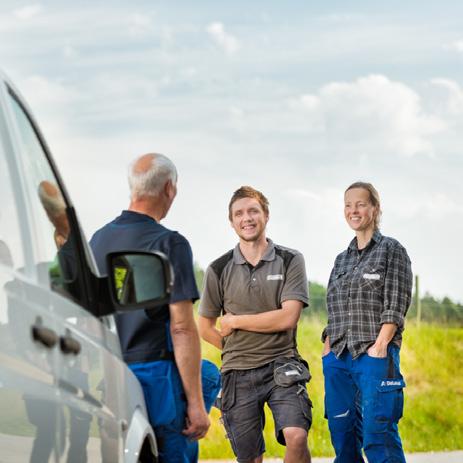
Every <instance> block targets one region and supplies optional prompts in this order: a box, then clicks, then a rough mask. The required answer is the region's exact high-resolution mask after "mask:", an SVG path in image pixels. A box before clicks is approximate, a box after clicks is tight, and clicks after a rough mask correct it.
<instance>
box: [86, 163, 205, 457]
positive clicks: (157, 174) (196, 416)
mask: <svg viewBox="0 0 463 463" xmlns="http://www.w3.org/2000/svg"><path fill="white" fill-rule="evenodd" d="M129 186H130V193H131V198H130V205H129V208H128V209H127V210H125V211H123V212H122V214H121V215H120V216H119V217H117V218H116V219H114V220H113V221H112V222H110V223H109V224H107V225H105V226H104V227H103V228H101V229H100V230H98V231H97V232H96V233H95V234H94V236H93V237H92V239H91V246H92V248H93V251H94V253H95V257H96V260H97V263H98V265H99V267H100V270H101V271H102V272H105V273H106V263H105V259H106V255H107V254H108V253H109V252H113V251H119V250H129V249H130V250H142V251H161V252H163V253H164V254H166V255H167V257H168V258H169V260H170V262H171V264H172V267H173V270H174V275H175V282H174V287H173V289H172V293H171V298H170V303H169V306H168V307H160V308H155V309H149V310H148V309H146V310H138V311H133V312H130V313H124V314H118V315H117V316H116V324H117V329H118V332H119V336H120V339H121V345H122V352H123V356H124V360H125V361H126V362H127V364H128V365H129V367H130V368H131V369H132V371H133V372H134V373H135V375H136V376H137V378H138V379H139V381H140V383H141V385H142V387H143V390H144V393H145V398H146V404H147V408H148V414H149V418H150V422H151V424H152V426H153V428H154V430H155V433H156V437H157V439H158V446H159V450H160V461H161V462H180V463H184V462H185V463H186V462H191V461H194V460H197V446H196V450H193V451H192V449H191V445H190V442H191V441H196V440H198V439H201V438H202V437H204V436H205V434H206V432H207V430H208V428H209V426H210V422H209V418H208V416H207V412H206V410H205V405H204V400H203V395H202V391H201V378H200V344H199V336H198V331H197V327H196V323H195V321H194V318H193V302H194V301H195V300H197V299H198V297H199V294H198V290H197V287H196V283H195V278H194V271H193V258H192V252H191V248H190V245H189V243H188V241H187V240H186V239H185V238H184V237H183V236H182V235H181V234H179V233H178V232H176V231H172V230H169V229H167V228H165V227H164V226H163V225H161V224H160V223H159V222H160V221H161V220H162V219H163V218H164V217H165V216H166V215H167V213H168V212H169V209H170V207H171V206H172V203H173V201H174V198H175V196H176V194H177V170H176V168H175V166H174V164H173V163H172V161H170V159H168V158H167V157H166V156H164V155H162V154H145V155H143V156H141V157H139V158H138V159H136V160H135V161H134V162H133V163H132V164H131V166H130V168H129ZM192 454H193V455H192Z"/></svg>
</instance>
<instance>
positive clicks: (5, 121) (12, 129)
mask: <svg viewBox="0 0 463 463" xmlns="http://www.w3.org/2000/svg"><path fill="white" fill-rule="evenodd" d="M0 200H1V205H0V461H4V462H8V463H14V462H29V461H31V462H37V463H41V462H69V463H74V462H108V463H115V462H127V463H132V462H148V461H149V462H152V461H157V448H156V441H155V436H154V434H153V430H152V428H151V427H150V425H149V423H148V420H147V413H146V408H145V403H144V399H143V393H142V390H141V387H140V385H139V384H138V381H137V380H136V378H135V376H134V375H133V374H132V373H131V372H130V370H129V369H128V368H127V367H126V365H125V364H124V362H123V360H122V357H121V352H120V347H119V340H118V337H117V333H116V331H115V329H114V321H113V319H112V315H111V314H112V313H114V312H115V311H116V310H134V309H135V308H138V307H140V306H144V307H153V306H155V305H157V304H162V303H165V302H166V301H167V300H168V293H169V290H170V285H171V279H172V275H171V272H170V266H169V263H168V262H167V259H165V257H163V256H162V255H160V254H150V253H133V254H132V253H129V252H126V253H117V255H116V254H115V255H112V256H109V258H108V259H109V260H108V262H109V267H108V268H110V269H111V271H110V277H109V278H108V277H101V276H100V275H98V271H97V269H96V266H95V264H94V260H93V256H92V253H91V250H90V248H89V247H88V245H87V242H86V240H85V238H84V235H83V233H82V231H81V229H80V226H79V223H78V220H77V216H76V213H75V210H74V208H73V206H72V202H71V201H70V199H69V195H68V194H67V192H66V189H65V186H64V184H63V182H62V180H61V178H60V175H59V173H58V171H57V169H56V166H55V164H54V162H53V160H52V158H51V156H50V152H49V150H48V148H47V145H46V143H45V140H44V139H43V137H42V135H41V133H40V131H39V129H38V126H37V124H36V123H35V121H34V119H33V117H32V116H31V113H30V111H29V110H28V108H27V106H26V104H25V102H24V101H23V99H22V98H21V97H20V95H19V93H18V92H17V90H15V88H14V86H13V85H12V83H11V82H9V81H8V79H7V78H6V77H5V76H4V75H3V74H1V73H0ZM147 271H149V272H151V274H152V275H153V282H155V283H156V284H153V285H151V286H150V287H151V288H152V289H151V290H149V291H151V294H147V289H146V285H144V282H145V280H146V278H145V275H146V272H147ZM138 272H140V273H141V277H142V278H141V279H140V281H141V283H140V284H139V285H138V286H144V287H143V290H142V291H138V293H137V281H138V277H139V276H140V275H139V273H138ZM149 291H148V292H149Z"/></svg>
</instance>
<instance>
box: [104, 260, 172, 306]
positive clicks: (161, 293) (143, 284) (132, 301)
mask: <svg viewBox="0 0 463 463" xmlns="http://www.w3.org/2000/svg"><path fill="white" fill-rule="evenodd" d="M106 261H107V269H108V280H109V286H110V293H111V299H112V301H113V304H114V307H115V309H116V311H118V312H124V311H130V310H133V309H139V308H141V307H143V308H153V307H157V306H160V305H164V304H168V303H169V299H170V292H171V290H172V284H173V272H172V267H171V265H170V262H169V260H168V258H167V257H166V256H165V254H163V253H161V252H157V251H155V252H142V251H119V252H111V253H109V254H108V255H107V256H106Z"/></svg>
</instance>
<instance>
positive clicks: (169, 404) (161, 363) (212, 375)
mask: <svg viewBox="0 0 463 463" xmlns="http://www.w3.org/2000/svg"><path fill="white" fill-rule="evenodd" d="M129 367H130V369H131V370H132V371H133V373H134V374H135V376H136V377H137V378H138V380H139V381H140V384H141V386H142V388H143V393H144V396H145V402H146V407H147V409H148V415H149V420H150V424H151V425H152V426H153V429H154V433H155V435H156V440H157V444H158V450H159V461H160V463H195V462H197V461H198V442H197V441H191V440H190V439H188V437H187V436H185V435H184V434H182V431H183V430H184V429H185V427H186V423H185V418H186V408H187V403H186V398H185V394H184V392H183V386H182V381H181V379H180V374H179V373H178V370H177V367H176V366H175V363H174V362H172V361H170V360H158V361H155V362H149V363H136V364H130V365H129ZM201 373H202V374H201V376H202V386H203V397H204V402H205V405H206V408H207V411H209V410H210V407H211V406H212V403H213V402H214V400H215V398H216V396H217V393H218V392H219V390H220V372H219V370H218V368H217V367H216V366H215V365H213V364H212V363H211V362H209V361H207V360H203V361H202V368H201Z"/></svg>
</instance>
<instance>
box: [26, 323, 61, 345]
mask: <svg viewBox="0 0 463 463" xmlns="http://www.w3.org/2000/svg"><path fill="white" fill-rule="evenodd" d="M32 339H33V340H34V341H37V342H40V344H42V345H44V346H45V347H48V348H49V349H51V348H52V347H54V346H55V345H56V343H57V342H58V336H57V334H56V333H55V332H54V331H53V330H51V329H50V328H45V327H44V326H41V325H33V326H32Z"/></svg>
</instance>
